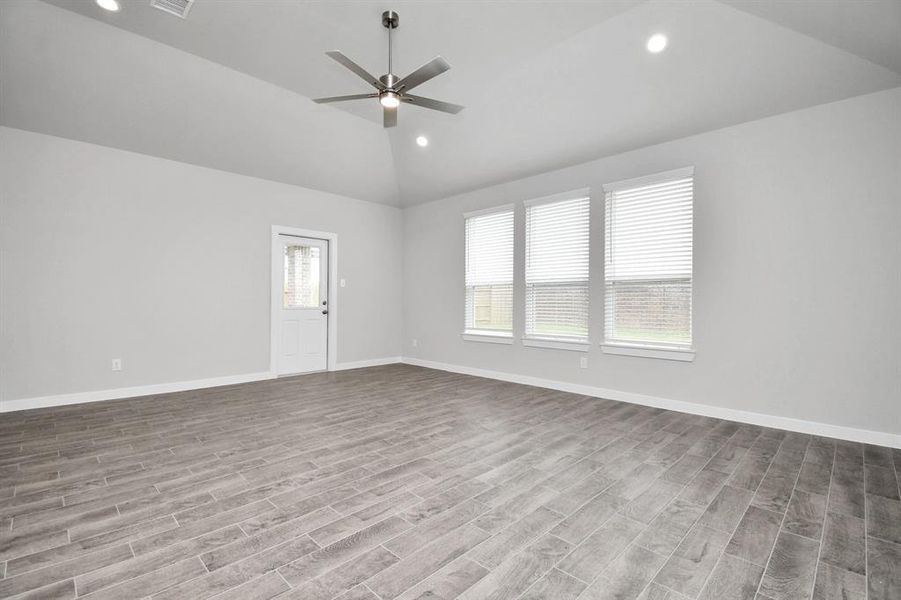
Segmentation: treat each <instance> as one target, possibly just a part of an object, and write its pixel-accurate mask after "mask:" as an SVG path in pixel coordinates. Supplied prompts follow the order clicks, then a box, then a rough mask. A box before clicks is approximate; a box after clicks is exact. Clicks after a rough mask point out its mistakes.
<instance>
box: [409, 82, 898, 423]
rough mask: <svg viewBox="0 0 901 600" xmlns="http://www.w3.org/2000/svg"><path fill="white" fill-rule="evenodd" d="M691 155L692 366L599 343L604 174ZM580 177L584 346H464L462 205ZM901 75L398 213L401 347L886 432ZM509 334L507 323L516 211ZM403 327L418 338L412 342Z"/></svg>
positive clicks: (627, 173) (548, 190) (894, 322)
mask: <svg viewBox="0 0 901 600" xmlns="http://www.w3.org/2000/svg"><path fill="white" fill-rule="evenodd" d="M688 165H694V166H695V168H696V171H695V254H694V256H695V271H694V278H695V279H694V286H695V287H694V344H695V348H696V350H697V356H696V359H695V361H694V362H693V363H680V362H671V361H665V360H655V359H648V358H634V357H623V356H612V355H604V354H602V353H601V352H600V348H599V347H598V345H597V343H598V342H600V341H601V340H602V338H603V285H602V282H603V254H602V252H603V244H602V241H603V238H602V231H603V214H602V211H603V203H602V200H603V197H602V193H601V185H602V184H603V183H605V182H611V181H617V180H620V179H625V178H630V177H636V176H640V175H646V174H650V173H655V172H660V171H665V170H668V169H673V168H677V167H684V166H688ZM586 186H588V187H591V189H592V193H593V204H592V243H593V248H592V267H591V273H592V304H591V324H590V335H591V339H592V342H594V344H593V347H592V350H591V352H590V353H589V368H588V369H584V370H583V369H580V368H579V358H580V357H581V356H582V354H581V353H575V352H567V351H562V350H548V349H536V348H526V347H523V346H522V345H520V344H519V343H515V344H514V345H512V346H504V345H496V344H486V343H477V342H465V341H463V340H462V339H461V336H460V333H461V329H462V326H463V228H462V227H463V218H462V214H463V213H464V212H466V211H471V210H476V209H480V208H486V207H490V206H493V205H498V204H503V203H508V202H518V203H519V202H520V201H522V200H525V199H528V198H535V197H540V196H544V195H548V194H552V193H555V192H561V191H566V190H571V189H575V188H581V187H586ZM899 190H901V89H898V88H896V89H894V90H890V91H887V92H880V93H876V94H872V95H868V96H862V97H859V98H855V99H851V100H846V101H842V102H838V103H834V104H829V105H823V106H819V107H815V108H811V109H807V110H803V111H799V112H795V113H788V114H784V115H780V116H777V117H773V118H769V119H765V120H761V121H755V122H751V123H747V124H743V125H740V126H736V127H731V128H727V129H722V130H718V131H714V132H711V133H707V134H703V135H699V136H694V137H690V138H685V139H681V140H677V141H674V142H670V143H666V144H662V145H657V146H651V147H648V148H644V149H642V150H638V151H634V152H629V153H626V154H620V155H617V156H613V157H609V158H604V159H601V160H596V161H593V162H589V163H585V164H582V165H578V166H575V167H571V168H567V169H562V170H559V171H554V172H550V173H546V174H543V175H539V176H536V177H530V178H527V179H521V180H518V181H514V182H511V183H508V184H503V185H499V186H495V187H491V188H487V189H483V190H479V191H476V192H472V193H467V194H463V195H459V196H455V197H452V198H448V199H445V200H441V201H437V202H433V203H429V204H425V205H422V206H419V207H415V208H410V209H407V210H405V211H404V245H405V247H404V306H405V311H404V334H405V336H404V337H405V340H404V355H405V356H409V357H414V358H420V359H423V360H430V361H436V362H442V363H449V364H453V365H459V366H464V367H470V368H481V369H488V370H494V371H500V372H505V373H512V374H519V375H529V376H535V377H543V378H547V379H552V380H557V381H563V382H570V383H576V384H584V385H591V386H597V387H603V388H607V389H613V390H620V391H624V392H631V393H638V394H646V395H651V396H658V397H662V398H668V399H673V400H681V401H687V402H696V403H702V404H708V405H713V406H719V407H726V408H732V409H740V410H747V411H754V412H759V413H765V414H769V415H776V416H782V417H792V418H798V419H804V420H809V421H819V422H824V423H830V424H836V425H843V426H846V427H857V428H863V429H870V430H875V431H883V432H890V433H901V401H899V399H901V233H899V232H901V196H899ZM516 218H517V224H516V227H517V229H516V232H517V236H516V268H517V271H518V275H517V284H516V286H517V287H516V292H517V293H516V297H515V301H516V302H517V303H516V304H515V305H514V309H515V316H514V332H515V333H516V334H521V333H522V329H523V319H524V317H523V312H524V308H523V300H522V296H523V294H522V291H523V290H522V276H521V273H522V269H523V264H524V263H523V255H524V248H523V244H524V239H523V237H524V236H523V222H524V217H523V209H522V205H521V203H520V204H518V207H517V213H516ZM414 338H415V339H417V340H418V342H419V344H418V347H413V346H412V343H411V342H412V340H413V339H414Z"/></svg>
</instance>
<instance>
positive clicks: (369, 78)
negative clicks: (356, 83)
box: [326, 50, 385, 90]
mask: <svg viewBox="0 0 901 600" xmlns="http://www.w3.org/2000/svg"><path fill="white" fill-rule="evenodd" d="M326 55H327V56H329V57H331V58H333V59H335V60H336V61H338V62H339V63H341V64H342V65H344V66H345V67H347V68H348V69H350V70H351V71H353V72H354V73H356V74H357V76H359V77H360V78H362V79H364V80H365V81H366V83H368V84H369V85H371V86H372V87H374V88H376V89H378V90H383V89H385V84H384V83H382V82H381V81H379V79H378V77H376V76H374V75H373V74H372V73H370V72H369V71H367V70H366V69H364V68H363V67H361V66H360V65H358V64H357V63H355V62H354V61H352V60H350V59H349V58H347V57H346V56H344V55H343V54H342V53H341V52H339V51H337V50H332V51H331V52H326Z"/></svg>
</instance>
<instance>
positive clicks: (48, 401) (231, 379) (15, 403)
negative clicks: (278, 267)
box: [0, 371, 275, 413]
mask: <svg viewBox="0 0 901 600" xmlns="http://www.w3.org/2000/svg"><path fill="white" fill-rule="evenodd" d="M266 379H275V374H274V373H271V372H269V371H263V372H260V373H247V374H244V375H226V376H224V377H211V378H209V379H195V380H193V381H176V382H173V383H154V384H151V385H138V386H134V387H124V388H114V389H110V390H96V391H92V392H75V393H71V394H59V395H56V396H38V397H35V398H20V399H18V400H4V401H3V402H0V413H4V412H11V411H14V410H28V409H32V408H47V407H50V406H65V405H68V404H84V403H86V402H100V401H103V400H122V399H127V398H136V397H138V396H156V395H159V394H169V393H172V392H184V391H188V390H202V389H205V388H213V387H219V386H223V385H235V384H237V383H249V382H252V381H264V380H266Z"/></svg>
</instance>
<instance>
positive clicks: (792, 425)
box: [403, 357, 901, 448]
mask: <svg viewBox="0 0 901 600" xmlns="http://www.w3.org/2000/svg"><path fill="white" fill-rule="evenodd" d="M403 362H404V363H406V364H408V365H416V366H419V367H428V368H430V369H439V370H441V371H450V372H452V373H461V374H463V375H474V376H476V377H486V378H488V379H498V380H500V381H509V382H511V383H521V384H523V385H533V386H536V387H543V388H548V389H552V390H559V391H561V392H571V393H574V394H582V395H584V396H593V397H596V398H607V399H609V400H618V401H620V402H628V403H630V404H641V405H643V406H653V407H655V408H664V409H667V410H674V411H678V412H684V413H690V414H693V415H701V416H705V417H714V418H717V419H727V420H729V421H738V422H739V423H748V424H750V425H761V426H764V427H773V428H776V429H785V430H788V431H795V432H798V433H809V434H812V435H822V436H826V437H832V438H838V439H841V440H848V441H851V442H862V443H865V444H876V445H879V446H889V447H891V448H901V435H898V434H894V433H888V432H883V431H872V430H869V429H856V428H854V427H844V426H842V425H832V424H829V423H819V422H816V421H804V420H801V419H793V418H790V417H778V416H775V415H767V414H763V413H756V412H751V411H746V410H738V409H734V408H723V407H719V406H711V405H709V404H697V403H695V402H685V401H682V400H671V399H669V398H660V397H658V396H647V395H644V394H636V393H634V392H624V391H621V390H612V389H608V388H601V387H595V386H590V385H582V384H578V383H569V382H566V381H556V380H553V379H543V378H541V377H530V376H528V375H517V374H514V373H504V372H501V371H491V370H488V369H477V368H473V367H464V366H461V365H452V364H448V363H442V362H435V361H431V360H422V359H419V358H409V357H405V358H404V359H403Z"/></svg>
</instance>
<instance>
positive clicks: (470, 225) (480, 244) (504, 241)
mask: <svg viewBox="0 0 901 600" xmlns="http://www.w3.org/2000/svg"><path fill="white" fill-rule="evenodd" d="M465 229H466V257H465V262H466V271H465V280H466V302H465V303H466V318H465V323H466V326H465V333H467V334H486V335H494V336H505V337H512V335H513V208H511V207H504V208H503V209H493V210H491V211H490V212H481V213H476V214H470V215H468V216H467V217H466V226H465Z"/></svg>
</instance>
